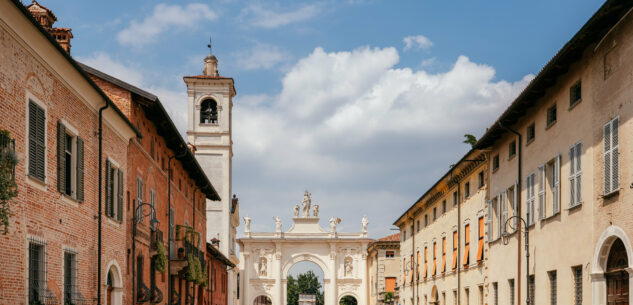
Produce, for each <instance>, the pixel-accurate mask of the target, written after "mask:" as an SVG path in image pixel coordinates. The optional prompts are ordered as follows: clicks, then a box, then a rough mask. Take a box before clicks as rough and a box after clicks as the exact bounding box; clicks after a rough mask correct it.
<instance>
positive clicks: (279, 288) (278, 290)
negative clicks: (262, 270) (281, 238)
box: [273, 243, 286, 304]
mask: <svg viewBox="0 0 633 305" xmlns="http://www.w3.org/2000/svg"><path fill="white" fill-rule="evenodd" d="M274 257H275V264H274V268H275V270H276V272H275V293H274V294H275V295H276V296H275V299H276V300H273V304H286V300H284V292H283V285H282V284H281V275H282V274H281V273H282V270H281V268H282V266H281V245H280V244H279V243H275V255H274Z"/></svg>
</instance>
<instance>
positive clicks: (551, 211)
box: [538, 155, 560, 219]
mask: <svg viewBox="0 0 633 305" xmlns="http://www.w3.org/2000/svg"><path fill="white" fill-rule="evenodd" d="M538 197H539V198H538V200H539V219H545V218H547V217H550V216H553V215H556V214H558V212H560V155H558V156H556V157H555V158H554V159H552V160H550V161H549V162H547V163H546V164H543V165H541V166H539V192H538Z"/></svg>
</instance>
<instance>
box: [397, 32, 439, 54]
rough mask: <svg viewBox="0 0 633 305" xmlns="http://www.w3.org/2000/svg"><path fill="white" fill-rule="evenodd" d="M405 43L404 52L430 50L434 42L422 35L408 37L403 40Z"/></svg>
mask: <svg viewBox="0 0 633 305" xmlns="http://www.w3.org/2000/svg"><path fill="white" fill-rule="evenodd" d="M402 41H403V42H404V50H405V51H407V50H411V49H415V50H428V49H430V48H431V47H432V46H433V42H432V41H431V40H429V39H428V38H426V37H425V36H422V35H417V36H407V37H405V38H404V39H402Z"/></svg>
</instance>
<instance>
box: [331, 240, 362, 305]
mask: <svg viewBox="0 0 633 305" xmlns="http://www.w3.org/2000/svg"><path fill="white" fill-rule="evenodd" d="M330 270H331V272H330V273H331V278H330V291H331V292H332V295H331V296H330V304H333V305H336V304H338V287H337V286H336V279H337V276H338V275H337V274H336V246H335V244H330ZM365 304H366V303H365Z"/></svg>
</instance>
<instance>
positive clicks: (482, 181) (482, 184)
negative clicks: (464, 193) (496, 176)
mask: <svg viewBox="0 0 633 305" xmlns="http://www.w3.org/2000/svg"><path fill="white" fill-rule="evenodd" d="M478 176H479V186H478V187H479V188H482V187H484V185H485V184H486V181H485V180H484V171H480V172H479V175H478Z"/></svg>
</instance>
